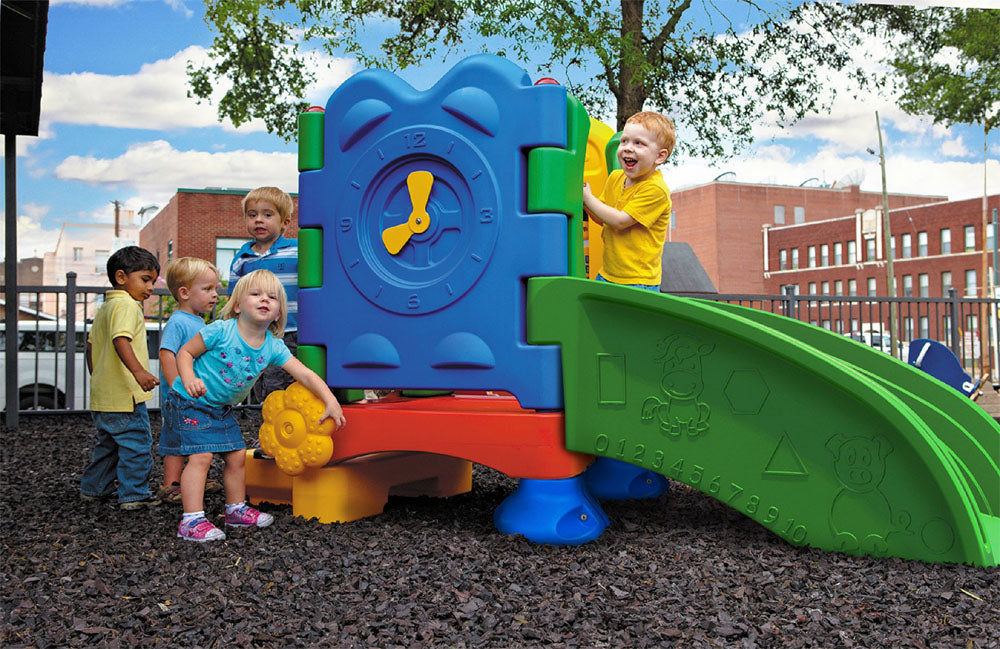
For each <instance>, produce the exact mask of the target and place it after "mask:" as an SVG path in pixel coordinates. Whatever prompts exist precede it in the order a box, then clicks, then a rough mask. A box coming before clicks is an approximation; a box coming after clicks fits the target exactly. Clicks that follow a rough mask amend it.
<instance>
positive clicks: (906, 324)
mask: <svg viewBox="0 0 1000 649" xmlns="http://www.w3.org/2000/svg"><path fill="white" fill-rule="evenodd" d="M903 340H913V318H912V317H906V318H903Z"/></svg>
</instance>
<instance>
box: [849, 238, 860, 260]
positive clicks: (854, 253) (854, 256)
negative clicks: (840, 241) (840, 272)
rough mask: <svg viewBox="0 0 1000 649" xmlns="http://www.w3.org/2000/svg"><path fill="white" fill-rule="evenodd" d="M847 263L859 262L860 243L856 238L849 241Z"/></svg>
mask: <svg viewBox="0 0 1000 649" xmlns="http://www.w3.org/2000/svg"><path fill="white" fill-rule="evenodd" d="M847 263H849V264H856V263H858V244H857V241H855V240H854V239H851V240H850V241H848V242H847Z"/></svg>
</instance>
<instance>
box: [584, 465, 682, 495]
mask: <svg viewBox="0 0 1000 649" xmlns="http://www.w3.org/2000/svg"><path fill="white" fill-rule="evenodd" d="M583 479H584V481H585V482H586V484H587V491H589V492H590V493H591V495H592V496H594V498H597V499H598V500H632V499H641V498H656V497H657V496H659V495H661V494H664V493H666V492H667V490H668V489H670V482H669V481H668V480H667V479H666V478H665V477H663V476H662V475H660V474H659V473H654V472H652V471H650V470H649V469H644V468H642V467H640V466H636V465H634V464H629V463H628V462H622V461H620V460H612V459H611V458H609V457H599V458H597V459H596V460H594V462H592V463H591V465H590V466H589V467H587V470H586V471H584V472H583Z"/></svg>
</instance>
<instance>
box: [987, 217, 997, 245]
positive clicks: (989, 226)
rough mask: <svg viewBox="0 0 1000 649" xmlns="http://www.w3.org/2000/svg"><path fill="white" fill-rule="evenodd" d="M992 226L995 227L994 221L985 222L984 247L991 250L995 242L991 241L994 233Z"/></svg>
mask: <svg viewBox="0 0 1000 649" xmlns="http://www.w3.org/2000/svg"><path fill="white" fill-rule="evenodd" d="M994 227H995V224H994V223H987V224H986V249H987V250H993V248H994V246H995V245H996V244H994V243H993V235H994V234H995V233H994Z"/></svg>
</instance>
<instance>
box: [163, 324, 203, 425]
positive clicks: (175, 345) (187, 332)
mask: <svg viewBox="0 0 1000 649" xmlns="http://www.w3.org/2000/svg"><path fill="white" fill-rule="evenodd" d="M204 326H205V321H204V320H202V319H201V316H197V315H195V314H193V313H188V312H187V311H181V310H177V311H174V312H173V313H172V314H171V315H170V319H169V320H167V324H165V325H163V331H161V332H160V349H161V350H162V349H165V350H167V351H168V352H173V354H174V355H175V356H176V355H177V352H178V351H180V348H181V347H183V346H184V343H186V342H187V341H189V340H191V339H192V338H194V335H195V334H196V333H198V332H199V331H201V330H202V328H204ZM160 385H162V386H163V388H161V389H160V408H161V409H162V408H163V404H165V403H166V402H167V393H168V392H170V390H169V389H167V378H166V377H165V376H164V375H163V364H162V363H161V364H160Z"/></svg>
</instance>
